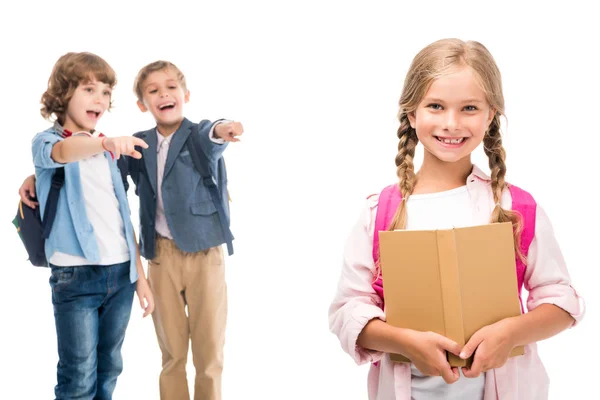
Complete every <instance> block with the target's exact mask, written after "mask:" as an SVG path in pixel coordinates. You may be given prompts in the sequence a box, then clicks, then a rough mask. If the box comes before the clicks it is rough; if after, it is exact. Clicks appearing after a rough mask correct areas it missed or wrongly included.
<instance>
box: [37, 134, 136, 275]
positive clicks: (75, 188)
mask: <svg viewBox="0 0 600 400" xmlns="http://www.w3.org/2000/svg"><path fill="white" fill-rule="evenodd" d="M61 140H64V139H63V137H62V136H61V135H60V134H59V133H58V132H57V130H56V129H55V128H54V127H52V128H49V129H47V130H45V131H43V132H40V133H38V134H37V135H35V137H34V138H33V140H32V154H33V164H34V166H35V176H36V195H37V197H38V201H39V204H40V213H41V215H42V216H43V215H44V209H45V206H46V200H47V198H48V193H49V192H50V186H51V184H52V175H53V174H54V170H55V169H56V168H59V167H64V168H65V184H64V186H63V187H62V188H61V190H60V196H59V199H58V207H57V210H56V217H55V219H54V224H53V225H52V231H51V232H50V237H49V238H48V239H47V240H46V244H45V252H46V257H47V258H48V259H50V257H51V256H52V254H54V252H56V251H60V252H62V253H66V254H71V255H74V256H79V257H84V258H85V259H87V260H89V261H91V262H99V261H100V251H99V248H98V243H97V241H96V236H95V234H94V230H93V227H92V224H91V223H90V221H89V219H88V217H87V212H86V206H85V203H84V197H83V192H82V185H81V176H80V172H79V162H71V163H67V164H61V163H57V162H56V161H54V160H53V159H52V157H51V153H52V147H53V146H54V145H55V144H56V143H57V142H59V141H61ZM104 156H105V157H107V158H108V163H109V166H110V173H111V176H112V181H113V185H114V188H115V195H116V197H117V200H118V202H119V211H120V213H121V217H122V218H123V226H124V227H125V232H124V233H125V239H126V241H127V247H128V248H129V257H130V260H131V262H130V267H129V268H130V270H129V278H130V280H131V282H135V281H137V278H138V275H137V269H136V264H137V251H136V245H135V240H134V233H133V225H132V224H131V219H130V214H131V211H130V210H129V204H128V202H127V194H126V192H125V188H124V187H123V181H122V179H121V174H120V172H119V168H118V166H117V161H116V160H113V159H112V157H111V155H110V153H108V152H105V153H104Z"/></svg>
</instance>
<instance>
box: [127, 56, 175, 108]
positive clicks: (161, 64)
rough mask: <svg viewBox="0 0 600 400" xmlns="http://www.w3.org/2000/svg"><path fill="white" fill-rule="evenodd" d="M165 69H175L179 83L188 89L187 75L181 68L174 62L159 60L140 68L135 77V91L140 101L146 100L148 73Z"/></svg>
mask: <svg viewBox="0 0 600 400" xmlns="http://www.w3.org/2000/svg"><path fill="white" fill-rule="evenodd" d="M165 69H172V70H173V71H175V74H177V80H178V81H179V84H180V85H181V86H182V87H183V90H184V91H185V90H187V84H186V82H185V75H183V72H181V70H180V69H179V68H177V66H176V65H175V64H173V63H172V62H169V61H163V60H158V61H154V62H152V63H150V64H148V65H146V66H145V67H143V68H142V69H140V72H138V74H137V76H136V77H135V81H134V82H133V92H134V93H135V95H136V96H137V99H138V100H139V101H144V92H143V90H144V82H145V81H146V78H148V75H150V74H151V73H153V72H157V71H163V70H165Z"/></svg>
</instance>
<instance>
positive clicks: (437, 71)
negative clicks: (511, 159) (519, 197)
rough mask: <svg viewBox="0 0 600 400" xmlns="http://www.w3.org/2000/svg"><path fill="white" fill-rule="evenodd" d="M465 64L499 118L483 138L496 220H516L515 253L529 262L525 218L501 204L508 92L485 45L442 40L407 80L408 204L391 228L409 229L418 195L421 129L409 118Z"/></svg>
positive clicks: (402, 163)
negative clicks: (436, 85) (439, 82)
mask: <svg viewBox="0 0 600 400" xmlns="http://www.w3.org/2000/svg"><path fill="white" fill-rule="evenodd" d="M465 66H467V67H470V68H471V69H472V70H473V71H474V72H475V74H476V76H477V77H478V78H479V84H480V86H481V88H482V89H483V91H484V92H485V95H486V98H487V101H488V103H489V105H490V106H491V107H492V109H493V110H495V115H494V118H493V119H492V122H491V123H490V126H489V128H488V130H487V131H486V133H485V136H484V138H483V146H484V151H485V154H486V155H487V156H488V159H489V167H490V170H491V180H492V181H491V186H492V192H493V194H494V203H495V204H496V206H495V207H494V210H493V212H492V216H491V218H490V222H492V223H493V222H511V223H512V224H513V231H514V241H515V252H516V254H517V256H518V257H519V258H520V259H521V260H524V257H523V254H522V252H521V246H520V237H521V230H522V226H521V218H520V215H519V214H518V213H516V212H513V211H511V210H505V209H503V208H502V207H501V206H500V199H501V197H502V192H503V191H504V189H505V188H506V187H507V184H506V181H505V180H504V176H505V174H506V163H505V159H506V152H505V150H504V148H503V147H502V135H501V134H500V117H501V116H502V115H504V95H503V94H502V79H501V76H500V70H499V69H498V66H497V65H496V62H495V61H494V58H493V57H492V55H491V54H490V52H489V51H488V50H487V49H486V48H485V46H483V45H482V44H481V43H479V42H475V41H468V42H464V41H462V40H459V39H442V40H438V41H436V42H434V43H431V44H430V45H428V46H427V47H425V48H424V49H423V50H421V51H420V52H419V53H418V54H417V55H416V56H415V58H414V59H413V61H412V64H411V66H410V69H409V71H408V74H407V75H406V78H405V80H404V89H403V91H402V96H401V97H400V102H399V105H400V111H399V113H398V118H399V120H400V127H399V128H398V139H399V143H398V154H397V155H396V167H397V172H396V173H397V175H398V178H399V182H398V186H399V188H400V192H401V193H402V199H403V201H401V202H400V205H399V206H398V209H397V210H396V213H395V215H394V218H393V219H392V222H391V224H390V227H389V230H395V229H404V228H406V200H407V199H408V198H409V196H410V195H411V193H412V192H413V190H414V187H415V184H416V181H417V178H416V175H415V171H414V164H413V158H414V156H415V148H416V146H417V143H418V138H417V133H416V131H415V129H414V128H412V127H411V126H410V122H409V120H408V115H409V114H410V113H413V112H414V111H415V110H416V109H417V106H418V105H419V103H420V102H421V101H422V99H423V97H424V96H425V93H426V92H427V90H428V89H429V87H430V85H431V83H432V82H433V81H434V80H435V79H437V78H439V77H441V76H444V75H446V74H449V73H452V72H454V71H456V70H457V69H460V68H461V67H465Z"/></svg>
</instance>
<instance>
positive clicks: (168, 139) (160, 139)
mask: <svg viewBox="0 0 600 400" xmlns="http://www.w3.org/2000/svg"><path fill="white" fill-rule="evenodd" d="M156 138H157V142H156V152H157V153H158V151H159V150H160V147H161V145H162V144H163V142H165V141H166V145H167V146H170V145H171V139H172V138H173V134H171V135H169V136H167V137H164V136H163V135H162V134H161V133H160V132H159V131H158V128H156Z"/></svg>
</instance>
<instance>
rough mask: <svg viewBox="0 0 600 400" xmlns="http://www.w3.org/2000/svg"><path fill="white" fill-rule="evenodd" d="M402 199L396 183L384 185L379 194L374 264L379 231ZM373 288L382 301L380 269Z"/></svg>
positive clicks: (389, 222)
mask: <svg viewBox="0 0 600 400" xmlns="http://www.w3.org/2000/svg"><path fill="white" fill-rule="evenodd" d="M400 201H402V194H401V193H400V189H399V188H398V185H397V184H393V185H389V186H386V187H385V188H384V189H383V190H382V191H381V193H380V194H379V201H378V202H377V212H376V215H375V230H374V232H373V261H374V262H375V265H377V263H378V262H379V231H385V230H387V229H388V227H389V226H390V224H391V222H392V218H394V214H395V213H396V210H397V209H398V206H399V205H400ZM373 289H374V290H375V292H376V293H377V294H378V295H379V297H380V298H381V300H382V301H383V280H382V279H381V270H379V275H378V276H377V279H376V280H375V281H374V282H373Z"/></svg>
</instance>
